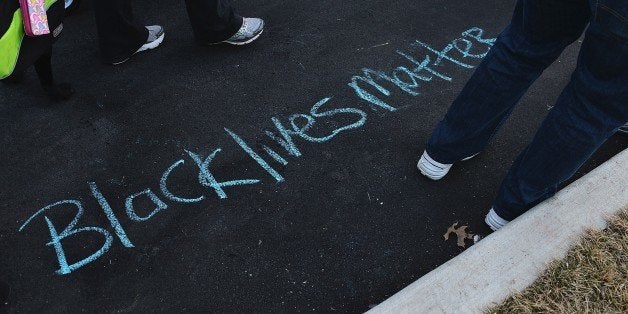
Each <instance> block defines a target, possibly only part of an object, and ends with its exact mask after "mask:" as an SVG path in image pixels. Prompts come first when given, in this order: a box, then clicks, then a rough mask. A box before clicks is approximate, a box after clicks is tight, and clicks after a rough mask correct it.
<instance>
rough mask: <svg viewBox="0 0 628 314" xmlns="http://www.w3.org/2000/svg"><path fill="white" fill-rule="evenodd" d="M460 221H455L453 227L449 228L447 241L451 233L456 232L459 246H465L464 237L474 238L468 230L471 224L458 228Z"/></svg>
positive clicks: (446, 235) (446, 234)
mask: <svg viewBox="0 0 628 314" xmlns="http://www.w3.org/2000/svg"><path fill="white" fill-rule="evenodd" d="M457 225H458V223H457V222H456V223H454V224H453V225H451V227H449V228H447V232H446V233H445V241H447V240H449V234H451V233H454V234H455V235H456V237H457V238H458V242H457V244H458V246H460V247H465V243H464V239H473V234H472V233H469V232H467V228H468V227H469V226H461V227H460V228H456V226H457Z"/></svg>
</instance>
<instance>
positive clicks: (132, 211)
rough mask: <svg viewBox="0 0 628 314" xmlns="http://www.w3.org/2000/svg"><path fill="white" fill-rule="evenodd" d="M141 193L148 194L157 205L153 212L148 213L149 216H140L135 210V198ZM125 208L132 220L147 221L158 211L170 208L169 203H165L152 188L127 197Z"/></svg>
mask: <svg viewBox="0 0 628 314" xmlns="http://www.w3.org/2000/svg"><path fill="white" fill-rule="evenodd" d="M141 195H146V196H148V198H149V199H150V200H151V202H153V203H154V204H155V206H157V207H155V208H154V209H153V211H152V212H150V214H148V216H145V217H141V216H139V215H138V214H137V213H136V212H135V207H134V206H133V201H134V200H135V198H137V197H138V196H141ZM124 205H125V208H126V214H127V216H129V218H130V219H131V220H134V221H146V220H148V219H150V218H151V217H153V216H155V214H157V213H158V212H160V211H162V210H164V209H166V208H168V205H167V204H166V203H164V202H163V201H162V200H161V199H159V197H158V196H157V195H155V193H153V191H152V190H151V189H146V190H144V191H142V192H139V193H135V194H133V195H131V196H129V197H127V198H126V202H125V203H124Z"/></svg>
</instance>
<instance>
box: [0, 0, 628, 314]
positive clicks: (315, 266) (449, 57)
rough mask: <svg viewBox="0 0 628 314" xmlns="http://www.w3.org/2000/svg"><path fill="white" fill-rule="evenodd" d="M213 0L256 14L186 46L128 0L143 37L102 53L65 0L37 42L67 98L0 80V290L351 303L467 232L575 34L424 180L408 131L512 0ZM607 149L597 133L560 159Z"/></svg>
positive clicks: (459, 81) (566, 66)
mask: <svg viewBox="0 0 628 314" xmlns="http://www.w3.org/2000/svg"><path fill="white" fill-rule="evenodd" d="M235 5H236V6H237V7H238V10H239V12H240V13H241V14H242V15H245V16H259V17H262V18H264V19H265V21H266V25H267V28H266V30H265V31H264V34H263V35H262V36H261V37H260V39H259V40H258V41H256V42H255V43H253V44H251V45H249V46H244V47H233V46H222V45H218V46H210V47H201V46H197V45H196V44H195V43H194V40H193V37H192V32H191V28H190V25H189V23H188V18H187V16H186V12H185V7H184V5H183V3H182V2H180V1H163V0H154V1H147V0H141V1H140V0H136V1H134V6H135V9H136V10H135V13H136V15H137V16H138V17H139V18H140V19H141V20H143V21H145V22H146V24H162V25H163V26H164V28H165V32H166V35H165V40H164V43H163V44H162V46H160V47H159V48H157V49H156V50H154V51H151V52H148V53H143V54H139V55H136V56H135V57H133V58H132V59H131V60H130V61H129V62H127V63H125V64H123V65H120V66H116V67H113V66H109V65H104V64H102V63H101V62H100V56H99V52H98V48H97V46H98V45H97V38H96V29H95V25H94V18H93V12H92V7H91V3H90V1H85V2H84V3H83V5H82V6H81V8H80V9H79V10H78V12H76V13H75V14H74V15H72V16H69V17H68V18H67V19H66V21H65V29H64V33H63V35H62V36H61V38H60V39H59V42H58V43H57V44H56V45H55V47H54V57H53V59H54V60H53V67H54V69H55V76H56V78H57V80H58V81H64V82H68V83H71V84H72V85H73V87H74V89H75V90H76V94H75V95H74V96H73V98H72V99H71V100H69V101H66V102H62V103H50V102H49V101H48V100H47V98H46V97H45V96H44V95H43V93H42V92H41V91H40V88H39V86H38V83H37V78H36V75H35V73H34V71H32V70H31V71H30V72H28V73H27V75H26V77H25V80H24V82H23V83H22V84H20V85H15V86H0V140H1V142H0V147H1V151H2V153H1V154H0V165H1V169H2V170H1V173H0V182H1V184H2V187H1V189H0V210H1V212H2V213H3V215H2V218H0V252H2V253H1V255H0V301H1V302H2V303H0V307H2V306H4V307H6V308H7V309H8V310H9V311H16V312H22V311H26V312H61V311H64V312H65V311H68V312H75V311H90V312H92V311H95V312H127V311H132V312H142V311H168V312H171V311H183V310H203V311H213V312H231V311H243V312H293V311H324V312H328V311H334V310H337V311H343V312H362V311H365V310H368V309H369V307H371V306H373V305H374V304H377V303H380V302H382V301H383V300H385V299H386V298H387V297H388V296H391V295H393V294H394V293H396V292H397V291H399V290H400V289H401V288H403V287H405V286H407V285H408V284H409V283H411V282H413V281H414V280H416V279H417V278H419V277H421V276H423V275H424V274H426V273H428V272H429V271H431V270H433V269H435V268H436V267H438V266H439V265H441V264H443V263H444V262H446V261H447V260H449V259H450V258H452V257H454V256H456V255H458V254H459V253H461V252H462V250H463V249H462V248H460V247H458V246H456V244H455V241H454V240H450V241H444V238H443V234H444V233H445V231H446V230H447V228H448V227H449V226H451V225H452V224H453V223H455V222H458V223H459V224H461V225H468V226H469V229H470V230H471V231H472V232H476V233H479V234H486V233H487V232H488V228H487V227H486V226H485V225H484V223H483V218H484V215H485V213H486V211H487V209H488V208H490V206H491V203H492V200H493V198H494V196H495V194H496V192H497V189H498V188H499V184H500V182H501V180H502V178H503V177H504V176H505V174H506V172H507V171H508V168H509V167H510V165H511V163H512V162H513V160H514V159H515V158H516V156H517V155H518V153H519V152H520V151H521V150H522V149H523V148H524V147H525V145H526V144H527V143H528V142H529V141H530V140H531V138H532V136H533V135H534V132H535V129H536V128H537V127H538V125H539V124H540V123H541V121H542V120H543V117H544V116H545V115H546V114H547V112H548V110H549V109H550V108H551V106H552V104H553V102H554V100H555V99H556V98H557V96H558V94H559V93H560V91H561V89H562V87H563V86H565V85H566V83H567V82H568V80H569V76H570V73H571V71H572V70H573V68H574V65H575V59H576V57H577V52H578V43H575V44H574V45H572V46H570V47H569V48H568V49H566V50H565V52H564V53H563V55H562V56H561V57H560V58H559V59H558V60H557V62H555V63H554V64H553V65H552V66H551V67H550V68H548V69H547V71H546V72H545V73H544V74H543V75H542V76H541V77H540V78H539V80H538V81H537V82H536V83H535V84H534V85H533V86H532V87H531V89H530V91H529V92H528V94H526V96H524V98H523V99H522V101H521V103H520V104H519V106H518V107H517V109H516V110H515V112H514V113H513V115H512V116H511V118H510V119H509V120H508V122H507V123H506V124H505V125H504V126H503V127H502V128H501V130H500V132H499V133H498V134H497V135H496V137H495V138H494V140H493V142H492V143H491V145H490V146H489V147H488V148H487V149H486V150H485V151H483V152H482V153H481V154H480V155H478V156H477V157H476V158H474V159H472V160H470V161H467V162H464V163H460V164H456V165H455V166H454V167H453V168H452V171H451V173H450V174H449V175H448V176H447V177H446V178H445V179H443V180H441V181H438V182H433V181H430V180H428V179H426V178H424V177H422V176H420V175H419V174H418V171H417V170H416V167H415V165H416V161H417V160H418V157H419V156H420V154H421V152H422V150H423V145H424V144H425V142H426V140H427V138H428V136H429V134H430V131H431V129H432V127H433V126H434V125H435V124H436V123H437V122H438V121H439V119H440V118H441V117H442V115H443V114H444V113H445V112H446V110H447V107H448V106H449V104H450V103H451V101H452V100H453V99H454V97H455V96H456V94H457V93H458V92H459V91H460V90H461V88H462V87H463V85H464V83H465V82H466V80H467V79H468V78H469V77H470V75H471V74H472V73H473V67H475V66H477V64H479V62H480V59H481V56H482V55H483V54H484V53H485V52H486V51H487V50H488V48H489V47H490V39H491V38H494V37H496V36H497V34H498V33H499V31H500V30H501V29H502V28H503V27H504V26H505V25H506V23H507V22H508V20H509V17H510V14H511V10H512V7H513V5H514V1H492V0H491V1H488V0H487V1H470V0H461V1H411V0H400V1H368V0H360V1H310V0H308V1H270V0H259V1H254V2H246V1H236V2H235ZM447 49H449V50H447ZM465 49H466V50H465ZM443 51H445V52H443ZM464 51H466V54H465V53H464ZM439 57H440V59H439ZM424 60H428V62H427V66H426V64H423V66H422V67H421V62H422V61H424ZM420 70H421V71H420ZM428 78H429V79H428ZM626 147H628V137H627V136H624V135H616V136H614V137H612V138H610V139H609V141H608V142H607V143H606V144H605V145H604V146H603V147H602V148H601V149H600V150H599V151H598V152H597V153H596V154H595V155H594V156H593V157H592V158H591V160H590V161H589V162H588V163H587V164H586V165H585V166H583V167H582V169H581V170H580V171H579V172H578V174H577V176H576V177H579V176H582V175H583V174H585V173H587V172H589V171H591V170H592V169H593V168H595V167H596V166H597V165H599V164H601V163H602V162H604V161H606V160H607V159H609V158H611V157H612V156H614V155H615V154H617V153H618V152H619V151H621V150H623V149H625V148H626ZM574 179H575V178H574ZM470 244H471V243H469V245H470ZM468 271H473V270H472V269H469V270H468Z"/></svg>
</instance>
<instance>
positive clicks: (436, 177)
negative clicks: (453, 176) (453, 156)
mask: <svg viewBox="0 0 628 314" xmlns="http://www.w3.org/2000/svg"><path fill="white" fill-rule="evenodd" d="M478 154H479V153H475V154H473V155H471V156H469V157H466V158H463V159H461V160H460V161H467V160H469V159H471V158H473V157H475V156H477V155H478ZM421 161H422V159H419V162H417V164H416V167H417V169H419V172H421V174H422V175H424V176H426V177H427V178H429V179H431V180H434V181H438V180H440V179H442V178H443V177H445V176H446V175H447V174H448V173H449V170H450V169H447V171H445V173H443V174H441V175H435V174H433V173H432V172H431V171H429V170H428V169H427V168H425V167H424V166H423V163H424V162H427V163H430V162H429V160H427V159H426V160H425V161H424V162H421ZM432 166H435V167H439V166H437V165H434V164H432ZM439 168H440V167H439Z"/></svg>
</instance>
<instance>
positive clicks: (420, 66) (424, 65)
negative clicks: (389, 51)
mask: <svg viewBox="0 0 628 314" xmlns="http://www.w3.org/2000/svg"><path fill="white" fill-rule="evenodd" d="M397 54H399V55H401V56H402V57H404V58H406V59H408V61H410V62H412V63H414V64H415V65H416V67H414V68H413V69H412V71H413V72H414V73H415V75H417V76H418V74H419V73H420V72H421V71H423V70H425V71H427V72H429V73H431V74H433V75H435V76H436V77H438V78H440V79H443V80H445V81H447V82H451V77H449V76H447V75H445V74H442V73H440V72H438V71H436V70H434V69H432V68H430V66H429V64H430V57H429V56H425V58H423V61H421V62H419V61H417V60H416V59H414V58H413V57H412V56H410V55H408V54H406V53H405V52H403V51H397ZM419 78H423V80H425V81H431V80H432V77H431V76H429V77H425V76H419Z"/></svg>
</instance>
